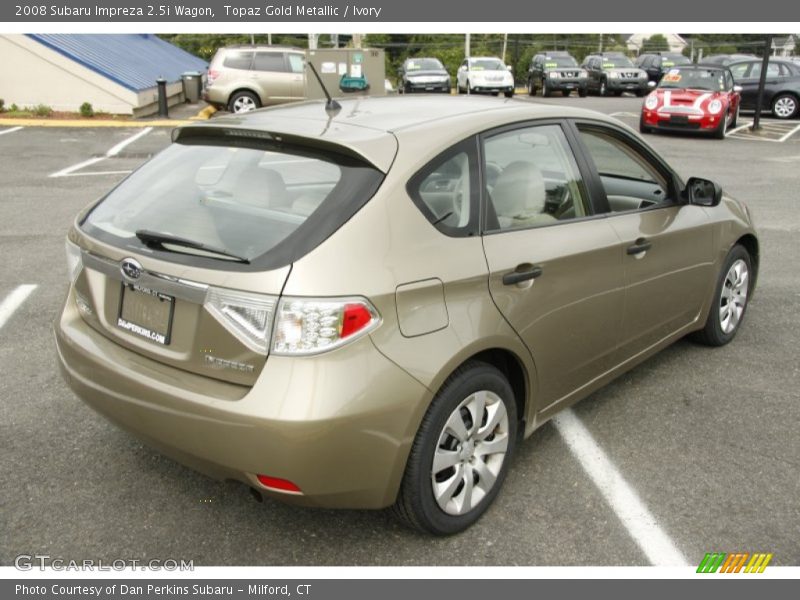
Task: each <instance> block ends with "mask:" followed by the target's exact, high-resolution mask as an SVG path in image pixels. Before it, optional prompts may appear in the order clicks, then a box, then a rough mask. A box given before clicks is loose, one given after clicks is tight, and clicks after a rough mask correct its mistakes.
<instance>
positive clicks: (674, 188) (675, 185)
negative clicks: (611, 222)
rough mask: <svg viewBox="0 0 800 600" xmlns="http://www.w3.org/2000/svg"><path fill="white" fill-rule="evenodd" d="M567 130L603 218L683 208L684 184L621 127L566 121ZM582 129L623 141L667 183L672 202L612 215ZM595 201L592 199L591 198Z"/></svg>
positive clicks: (576, 120)
mask: <svg viewBox="0 0 800 600" xmlns="http://www.w3.org/2000/svg"><path fill="white" fill-rule="evenodd" d="M569 124H570V128H571V129H572V134H573V136H574V138H575V142H576V144H577V147H576V149H575V153H576V154H578V153H580V154H581V155H582V157H583V160H584V162H585V163H586V164H587V165H588V167H589V176H590V177H591V178H592V181H593V185H592V191H593V192H596V194H597V195H596V199H597V204H596V206H597V207H598V208H599V210H601V211H602V214H604V215H606V216H610V217H613V216H615V215H622V214H631V213H637V212H644V211H651V210H659V209H662V208H668V207H674V206H679V205H681V204H685V203H686V202H685V200H684V198H683V189H684V187H685V184H684V182H683V180H682V179H681V178H680V177H679V176H678V174H677V173H675V171H673V170H672V168H671V167H670V166H669V165H668V164H667V163H666V162H665V161H664V160H663V159H662V158H661V157H660V156H658V155H657V154H656V153H655V152H654V151H653V150H652V149H651V148H650V147H648V146H647V145H645V144H644V143H642V142H641V141H640V140H638V139H636V137H635V136H633V135H631V134H630V133H628V132H627V131H625V130H624V129H622V127H619V126H617V125H614V124H613V123H608V122H605V121H599V120H592V119H583V118H578V119H569ZM581 127H583V128H585V129H590V130H591V129H594V130H597V131H600V132H602V133H605V134H607V135H611V136H612V137H615V138H616V139H618V140H620V141H622V142H623V143H627V144H628V145H629V146H631V147H633V148H634V149H635V150H636V151H637V152H638V153H639V154H641V155H643V156H644V158H645V159H646V160H647V161H648V162H649V163H650V164H651V165H653V166H654V167H655V168H656V170H657V171H658V172H659V173H660V174H661V176H662V177H664V178H665V179H666V180H667V185H668V187H669V189H668V190H667V193H668V194H669V197H670V198H671V200H670V201H669V202H661V203H657V204H652V205H649V206H644V207H640V208H636V209H632V210H626V211H612V210H611V205H610V204H609V202H608V198H607V197H606V192H605V187H604V186H603V183H602V181H601V179H600V175H599V173H598V170H597V166H596V165H595V164H594V159H592V156H591V153H590V152H589V149H588V148H587V147H586V145H585V144H584V143H583V140H582V139H581V134H580V130H581ZM592 197H593V198H595V195H594V194H593V196H592Z"/></svg>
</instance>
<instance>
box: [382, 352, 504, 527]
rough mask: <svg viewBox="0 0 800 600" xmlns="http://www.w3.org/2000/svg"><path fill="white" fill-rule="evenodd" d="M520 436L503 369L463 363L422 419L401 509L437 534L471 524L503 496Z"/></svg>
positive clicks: (401, 514)
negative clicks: (518, 436)
mask: <svg viewBox="0 0 800 600" xmlns="http://www.w3.org/2000/svg"><path fill="white" fill-rule="evenodd" d="M516 435H517V408H516V402H515V400H514V393H513V391H512V389H511V386H510V385H509V383H508V381H507V380H506V378H505V377H504V376H503V374H502V373H501V372H500V371H498V370H497V369H496V368H495V367H493V366H491V365H488V364H486V363H482V362H477V361H471V362H468V363H466V364H465V365H463V366H462V367H459V368H458V370H456V371H455V373H453V374H452V375H451V376H450V377H449V378H448V379H447V381H446V382H445V384H444V386H442V388H441V390H440V391H439V393H438V394H437V395H436V397H435V398H434V400H433V402H432V403H431V405H430V407H429V408H428V412H427V413H426V414H425V417H423V419H422V423H421V424H420V427H419V431H418V432H417V435H416V438H415V439H414V444H413V445H412V447H411V453H410V454H409V457H408V463H407V464H406V471H405V474H404V475H403V481H402V483H401V485H400V492H399V493H398V495H397V500H396V502H395V504H394V506H393V507H392V511H393V512H394V514H395V516H397V517H398V518H399V519H400V520H401V521H402V522H403V523H404V524H405V525H407V526H409V527H412V528H414V529H418V530H420V531H424V532H428V533H432V534H435V535H450V534H453V533H458V532H460V531H464V530H465V529H467V528H468V527H469V526H470V525H472V524H473V523H475V522H476V521H477V520H478V519H479V518H480V517H481V515H483V513H484V512H485V511H486V509H488V508H489V506H490V505H491V504H492V501H493V500H494V499H495V497H496V496H497V493H498V492H499V490H500V487H501V486H502V484H503V480H504V479H505V476H506V473H507V472H508V465H509V463H510V462H511V457H512V456H513V451H514V442H515V441H516Z"/></svg>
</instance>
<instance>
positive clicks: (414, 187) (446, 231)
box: [406, 135, 483, 238]
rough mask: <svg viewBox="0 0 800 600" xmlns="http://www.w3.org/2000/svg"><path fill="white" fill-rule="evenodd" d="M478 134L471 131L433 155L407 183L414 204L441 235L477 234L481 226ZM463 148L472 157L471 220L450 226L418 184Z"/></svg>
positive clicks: (481, 181) (480, 178) (469, 157)
mask: <svg viewBox="0 0 800 600" xmlns="http://www.w3.org/2000/svg"><path fill="white" fill-rule="evenodd" d="M478 146H479V144H478V138H477V136H475V135H471V136H469V137H467V138H465V139H463V140H461V141H460V142H457V143H455V144H453V145H452V146H449V147H448V148H447V149H445V150H444V151H442V152H440V153H439V154H437V155H436V156H434V157H433V158H432V159H430V160H429V161H427V162H426V163H425V165H424V166H423V167H421V168H420V169H418V170H417V172H416V173H414V175H412V176H411V178H410V179H409V180H408V182H407V183H406V192H407V193H408V195H409V197H410V198H411V200H412V201H413V202H414V205H415V206H416V207H417V209H418V210H419V211H420V212H421V213H422V215H423V216H424V217H425V219H426V220H427V221H428V223H430V225H431V227H433V228H434V229H436V230H437V231H438V232H439V233H441V234H442V235H446V236H447V237H455V238H459V237H473V236H476V235H478V232H480V230H481V223H480V221H481V213H482V211H480V206H481V202H480V189H481V186H482V185H483V168H482V167H481V158H480V150H479V148H478ZM461 152H463V153H465V154H466V155H467V160H468V161H469V165H470V167H469V186H470V187H469V196H470V202H469V222H468V223H467V224H466V226H464V227H450V226H449V225H445V224H444V223H437V224H435V225H434V223H436V221H437V220H438V219H439V218H440V217H437V216H436V215H435V214H433V211H431V209H430V208H428V205H427V203H426V202H425V200H423V199H422V197H421V196H420V195H419V186H420V184H422V182H423V181H424V180H425V179H426V178H427V177H428V176H429V175H430V174H431V173H434V172H435V167H438V166H439V165H441V164H442V163H443V162H446V161H448V160H450V159H451V158H453V157H454V156H456V155H457V154H460V153H461Z"/></svg>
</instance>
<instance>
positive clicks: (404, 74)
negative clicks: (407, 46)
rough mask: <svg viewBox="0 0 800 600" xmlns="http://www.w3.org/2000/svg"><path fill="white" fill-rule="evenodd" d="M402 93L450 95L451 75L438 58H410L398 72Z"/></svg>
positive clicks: (399, 86) (398, 87) (399, 87)
mask: <svg viewBox="0 0 800 600" xmlns="http://www.w3.org/2000/svg"><path fill="white" fill-rule="evenodd" d="M397 89H398V91H399V92H400V93H406V94H410V93H412V92H442V93H445V94H449V93H450V75H449V74H448V73H447V69H445V68H444V65H443V64H442V62H441V61H440V60H439V59H438V58H408V59H406V60H405V61H403V64H402V66H401V67H400V69H399V71H398V80H397Z"/></svg>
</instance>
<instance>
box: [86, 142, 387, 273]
mask: <svg viewBox="0 0 800 600" xmlns="http://www.w3.org/2000/svg"><path fill="white" fill-rule="evenodd" d="M382 180H383V174H382V173H381V172H380V171H378V170H377V169H375V168H374V167H372V166H371V165H369V164H367V163H366V162H361V161H359V160H357V159H356V158H354V157H352V156H348V155H346V154H345V153H342V154H338V153H336V152H335V151H331V150H329V149H326V150H325V151H320V150H318V149H314V148H310V147H304V146H297V145H289V144H282V143H269V142H267V141H262V140H250V139H234V138H226V137H223V136H209V137H206V138H203V137H191V138H188V140H187V142H186V143H181V142H178V143H173V144H172V145H171V146H169V147H167V148H166V149H165V150H164V151H162V152H161V153H159V154H158V155H157V156H155V157H154V158H153V159H152V160H150V161H149V162H147V163H145V164H144V165H143V166H142V167H141V168H140V169H138V170H137V171H135V172H134V173H133V174H132V175H130V176H129V177H128V178H127V179H125V180H124V181H123V182H122V183H120V185H119V186H117V187H116V188H115V189H114V190H112V191H111V192H110V193H109V194H108V195H107V196H106V197H105V198H104V199H103V200H101V201H100V202H99V203H98V204H97V205H96V206H95V207H94V208H93V209H92V210H91V212H90V213H89V214H88V215H87V217H86V218H85V219H84V221H83V223H82V224H81V227H82V229H83V230H84V231H85V232H86V233H87V234H89V235H91V236H93V237H96V238H97V239H100V240H101V241H104V242H107V243H110V244H112V245H114V246H117V247H122V248H126V249H129V250H131V251H133V252H143V251H146V252H148V253H151V252H152V253H155V254H157V255H158V257H159V258H160V259H163V260H169V261H173V262H178V263H182V264H192V265H196V266H202V267H207V268H213V269H231V270H245V271H247V270H263V269H270V268H278V267H281V266H285V265H287V264H290V263H291V262H293V261H295V260H297V259H298V258H300V257H301V256H303V255H304V254H306V253H308V252H309V251H310V250H312V249H313V248H315V247H316V246H317V245H319V244H320V243H321V242H322V241H324V240H325V239H327V238H328V237H329V236H330V235H331V234H332V233H333V232H335V231H336V230H337V229H338V228H339V227H341V225H342V224H344V223H345V222H346V221H347V220H348V219H349V218H350V217H352V216H353V215H354V214H355V213H356V212H357V211H358V209H359V208H361V207H362V206H363V205H364V204H365V203H366V202H367V201H368V200H369V199H370V198H371V197H372V196H373V195H374V193H375V191H377V189H378V187H379V186H380V183H381V182H382ZM142 230H145V231H153V232H158V233H160V234H165V235H169V236H173V237H179V238H183V239H187V240H191V241H193V242H197V243H199V244H203V245H205V246H208V247H211V248H216V249H221V250H224V251H226V252H228V253H230V254H232V255H235V256H239V257H242V258H243V259H246V261H247V263H249V264H245V263H243V262H233V261H230V260H225V259H224V257H222V256H220V257H218V258H215V257H211V256H209V255H208V254H207V253H203V252H202V251H196V250H192V249H190V248H184V247H181V248H175V247H170V249H171V250H173V251H167V250H165V249H163V248H161V249H158V248H156V249H153V248H146V246H145V245H144V244H143V243H142V242H141V241H140V240H139V238H137V237H136V232H137V231H142Z"/></svg>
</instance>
